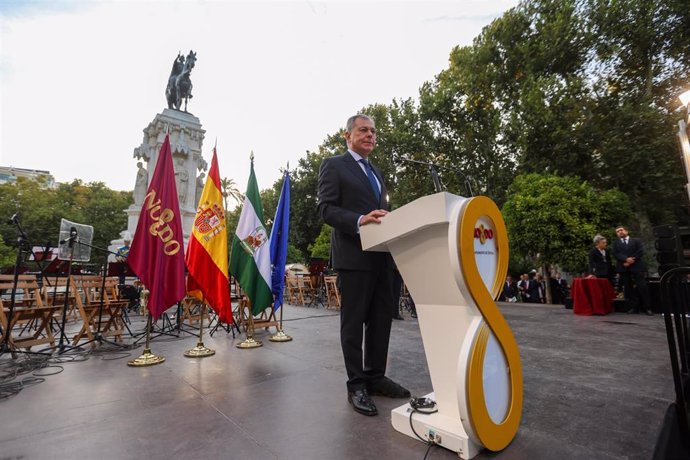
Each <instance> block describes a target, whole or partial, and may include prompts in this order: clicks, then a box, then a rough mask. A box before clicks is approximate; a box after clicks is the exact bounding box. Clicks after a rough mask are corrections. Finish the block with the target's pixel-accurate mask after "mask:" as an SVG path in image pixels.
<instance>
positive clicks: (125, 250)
mask: <svg viewBox="0 0 690 460" xmlns="http://www.w3.org/2000/svg"><path fill="white" fill-rule="evenodd" d="M123 239H124V246H120V247H119V248H117V255H116V256H115V260H117V262H118V263H119V265H120V266H119V267H118V276H117V278H118V281H117V282H118V283H119V284H120V285H124V284H125V273H126V271H127V265H126V264H127V257H129V246H130V244H132V235H131V234H130V233H129V232H125V235H124V237H123Z"/></svg>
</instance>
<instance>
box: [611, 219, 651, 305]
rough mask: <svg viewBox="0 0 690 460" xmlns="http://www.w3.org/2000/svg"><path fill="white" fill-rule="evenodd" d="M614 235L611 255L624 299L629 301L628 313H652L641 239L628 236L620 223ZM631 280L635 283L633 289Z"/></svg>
mask: <svg viewBox="0 0 690 460" xmlns="http://www.w3.org/2000/svg"><path fill="white" fill-rule="evenodd" d="M616 235H617V236H618V239H617V240H616V242H615V243H614V244H613V255H614V257H615V258H616V271H617V272H618V273H620V275H621V281H622V282H623V292H624V294H625V299H626V300H627V301H628V302H630V303H631V305H630V309H629V310H628V313H639V312H640V311H644V312H645V313H646V314H647V315H652V310H650V309H649V291H648V290H647V280H645V272H646V271H647V266H646V265H645V263H644V260H642V256H643V254H644V249H643V247H642V241H640V240H639V239H637V238H630V236H629V235H628V230H627V229H626V228H625V227H624V226H622V225H620V226H618V227H616ZM633 282H634V283H635V289H634V290H633V286H632V285H633ZM633 294H634V295H633ZM633 299H634V300H633Z"/></svg>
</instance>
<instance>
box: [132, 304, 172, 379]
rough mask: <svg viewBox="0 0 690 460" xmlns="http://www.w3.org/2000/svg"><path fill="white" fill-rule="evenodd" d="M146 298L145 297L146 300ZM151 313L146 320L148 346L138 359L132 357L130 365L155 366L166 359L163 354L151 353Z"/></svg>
mask: <svg viewBox="0 0 690 460" xmlns="http://www.w3.org/2000/svg"><path fill="white" fill-rule="evenodd" d="M145 301H146V298H144V302H145ZM150 344H151V313H149V317H148V320H147V321H146V346H145V347H144V353H142V355H141V356H139V357H138V358H136V359H130V360H129V361H127V365H128V366H132V367H144V366H154V365H156V364H160V363H162V362H163V361H165V358H164V357H163V356H158V355H154V354H153V353H151V348H149V347H150Z"/></svg>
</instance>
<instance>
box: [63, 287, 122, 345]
mask: <svg viewBox="0 0 690 460" xmlns="http://www.w3.org/2000/svg"><path fill="white" fill-rule="evenodd" d="M72 279H73V281H72V282H71V283H70V290H71V291H72V292H73V294H74V296H75V298H76V301H77V309H78V310H79V316H81V319H82V327H81V329H80V330H79V332H78V333H77V334H76V335H75V336H74V338H73V339H72V345H73V346H76V345H77V344H78V343H79V341H80V340H81V339H82V337H84V335H86V336H87V338H88V340H89V341H92V340H94V338H95V336H94V333H95V332H96V331H97V330H98V316H99V311H100V307H101V297H102V298H103V314H102V317H101V328H100V333H101V335H102V336H104V337H107V336H111V337H115V340H116V341H118V342H120V341H122V333H123V330H124V327H125V324H124V320H123V318H122V309H123V308H124V307H126V306H127V301H126V300H119V299H118V298H117V295H116V287H113V285H114V284H116V283H117V278H114V279H113V280H111V281H108V279H106V288H105V289H102V287H103V286H102V285H103V279H102V278H101V277H100V276H80V277H72ZM92 346H93V347H95V346H96V345H95V344H92Z"/></svg>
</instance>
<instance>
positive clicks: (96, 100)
mask: <svg viewBox="0 0 690 460" xmlns="http://www.w3.org/2000/svg"><path fill="white" fill-rule="evenodd" d="M516 4H517V1H516V0H457V1H452V2H450V1H449V2H426V1H425V2H421V1H416V2H414V1H405V2H402V1H384V2H368V1H367V2H365V1H350V2H305V1H302V2H290V1H274V2H265V1H253V2H237V1H154V0H149V1H114V0H111V1H104V2H96V1H78V0H75V1H62V0H61V1H55V0H46V1H16V0H0V29H1V35H0V165H3V166H14V167H18V168H28V169H40V170H47V171H50V173H51V174H52V175H53V176H54V177H55V179H56V181H58V182H69V181H71V180H73V179H75V178H78V179H81V180H83V181H84V182H94V181H100V182H104V183H105V184H106V185H107V186H108V187H110V188H112V189H115V190H132V189H133V188H134V183H135V179H136V174H137V166H136V163H137V160H136V159H135V158H134V157H133V152H134V148H136V147H138V146H139V145H140V144H141V142H142V140H143V129H144V128H146V127H147V126H148V124H149V123H150V122H151V121H152V120H153V119H154V117H155V116H156V114H158V113H161V112H162V111H163V109H164V108H166V107H167V104H166V100H165V87H166V84H167V79H168V75H169V73H170V68H171V66H172V62H173V60H174V58H175V57H176V56H177V53H178V51H181V52H182V53H183V54H184V55H186V54H187V53H188V52H189V50H194V51H195V52H196V53H197V62H196V67H195V68H194V70H193V72H192V76H191V79H192V83H193V85H194V88H193V91H192V92H193V95H194V97H193V99H191V100H190V101H189V105H188V111H189V112H191V113H193V114H194V115H195V116H197V117H198V118H199V119H200V121H201V123H202V125H203V129H205V130H206V135H205V140H204V145H203V155H204V158H205V159H206V160H207V161H208V162H209V163H210V159H211V154H212V148H213V144H214V142H216V141H217V143H218V162H219V168H220V174H221V177H228V178H232V179H234V180H235V182H236V184H237V185H238V188H239V189H240V190H241V191H244V190H245V188H246V184H247V180H248V177H249V155H250V152H251V151H253V152H254V155H255V160H254V167H255V171H256V176H257V180H258V183H259V187H260V188H262V189H263V188H269V187H270V186H271V185H272V184H273V183H274V182H275V181H276V180H278V179H279V178H280V175H281V173H280V168H281V167H283V168H284V167H285V166H286V164H287V163H288V162H289V164H290V166H291V168H292V167H294V166H296V165H297V160H298V159H299V158H301V157H303V156H304V155H305V153H306V151H315V150H316V149H317V148H318V146H319V145H320V144H321V143H322V142H323V141H324V140H325V138H326V136H328V135H329V134H333V133H335V132H337V131H338V130H339V129H341V128H343V127H344V124H345V121H346V120H347V118H348V117H349V116H351V115H353V114H355V113H357V112H359V111H360V109H361V108H363V107H365V106H367V105H370V104H374V103H381V104H390V103H391V102H392V100H393V99H394V98H397V99H407V98H410V97H412V98H416V97H417V96H418V93H419V88H420V87H421V86H422V84H424V82H426V81H431V80H433V78H434V77H435V76H436V75H437V74H438V73H439V72H441V71H442V70H443V69H445V68H447V66H448V57H449V54H450V52H451V50H452V49H453V47H455V46H465V45H470V44H471V43H472V39H473V38H474V37H476V36H477V35H478V34H479V33H480V32H481V30H482V28H483V27H484V26H486V25H488V24H489V23H490V22H491V21H492V20H493V19H495V18H497V17H499V16H500V15H501V14H502V13H503V12H505V11H506V10H508V9H509V8H512V7H513V6H515V5H516Z"/></svg>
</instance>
